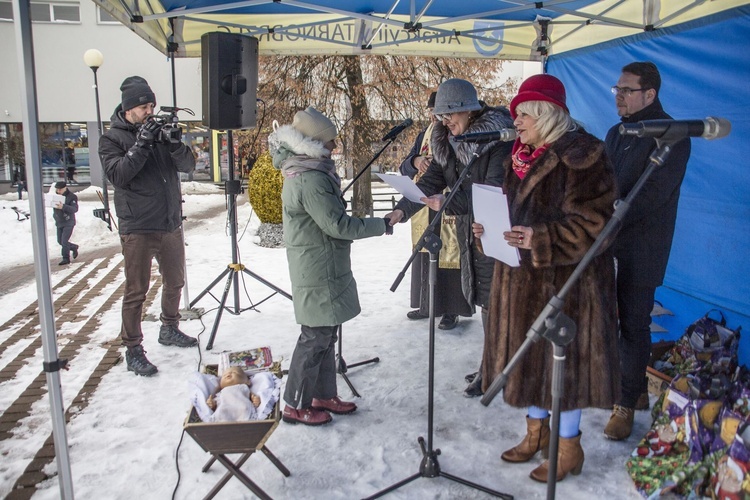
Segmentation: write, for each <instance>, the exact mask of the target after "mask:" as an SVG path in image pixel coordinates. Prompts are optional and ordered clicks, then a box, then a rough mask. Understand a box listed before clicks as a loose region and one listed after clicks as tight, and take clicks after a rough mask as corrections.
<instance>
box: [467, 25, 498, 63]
mask: <svg viewBox="0 0 750 500" xmlns="http://www.w3.org/2000/svg"><path fill="white" fill-rule="evenodd" d="M504 27H505V23H489V22H487V21H474V30H481V29H484V30H485V31H484V33H482V32H480V31H476V32H475V33H474V34H475V35H477V36H481V37H483V38H492V39H493V40H497V42H490V41H487V40H477V39H476V38H474V39H473V41H474V48H475V49H476V50H477V52H478V53H479V54H481V55H483V56H485V57H492V56H496V55H497V54H499V53H500V50H501V49H502V48H503V42H502V39H503V28H504Z"/></svg>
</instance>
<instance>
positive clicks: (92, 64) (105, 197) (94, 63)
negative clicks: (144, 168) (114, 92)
mask: <svg viewBox="0 0 750 500" xmlns="http://www.w3.org/2000/svg"><path fill="white" fill-rule="evenodd" d="M83 62H85V63H86V66H88V67H89V68H91V71H93V72H94V95H95V96H96V125H97V128H98V131H99V136H98V137H97V141H99V140H101V138H102V134H104V130H103V127H102V115H101V111H100V109H99V81H98V80H97V78H96V70H98V69H99V68H100V67H101V65H102V64H103V63H104V56H103V55H102V53H101V52H99V51H98V50H96V49H89V50H87V51H86V52H85V53H84V54H83ZM102 202H103V203H104V212H103V213H102V214H101V219H102V220H103V221H104V222H106V223H107V227H108V228H109V230H110V231H112V216H111V214H110V212H109V193H108V192H107V175H106V173H105V172H104V165H102ZM94 214H95V215H97V211H96V210H95V211H94Z"/></svg>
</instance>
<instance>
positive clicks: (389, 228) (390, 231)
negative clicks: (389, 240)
mask: <svg viewBox="0 0 750 500" xmlns="http://www.w3.org/2000/svg"><path fill="white" fill-rule="evenodd" d="M383 220H384V221H385V234H393V226H391V219H389V218H388V217H383Z"/></svg>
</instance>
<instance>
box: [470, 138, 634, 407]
mask: <svg viewBox="0 0 750 500" xmlns="http://www.w3.org/2000/svg"><path fill="white" fill-rule="evenodd" d="M504 190H505V192H506V194H507V195H508V204H509V207H510V218H511V223H512V224H513V225H522V226H529V227H532V228H533V229H534V235H533V237H532V239H531V250H521V251H520V252H521V266H520V267H516V268H511V267H509V266H507V265H505V264H503V263H501V262H498V263H497V264H496V265H495V271H494V275H493V278H492V295H491V299H490V311H489V321H488V328H487V334H486V338H485V345H484V354H483V361H482V370H483V372H482V374H483V379H484V382H483V385H484V389H485V390H486V389H487V388H488V386H489V384H490V383H491V382H492V381H493V379H494V378H495V377H496V376H497V375H498V374H499V373H500V372H501V371H502V370H503V369H504V368H505V366H506V365H507V364H508V361H509V360H510V359H511V358H512V357H513V355H514V354H515V353H516V352H517V351H518V349H519V348H520V347H521V344H522V343H523V342H524V340H526V332H527V331H528V330H529V327H530V326H531V325H532V323H533V322H534V320H535V319H536V317H537V316H538V315H539V314H540V313H541V312H542V310H543V309H544V307H545V305H546V304H547V302H548V301H549V299H550V298H551V297H553V296H554V295H555V294H557V293H558V292H559V291H560V289H561V288H562V286H563V285H564V283H565V281H566V280H567V279H568V277H569V276H570V275H571V273H572V272H573V270H574V269H575V266H576V264H577V263H578V262H579V261H580V260H581V258H582V257H583V256H584V254H585V253H586V251H587V250H588V249H589V248H590V247H591V245H592V243H593V242H594V239H595V238H596V237H597V235H598V234H599V233H600V232H601V230H602V229H603V228H604V226H605V224H606V223H607V221H608V220H609V219H610V218H611V216H612V213H613V211H614V208H613V204H614V201H615V199H616V198H617V188H616V187H615V177H614V173H613V172H612V168H611V166H610V165H609V162H608V161H607V157H606V154H605V153H604V143H602V142H601V141H600V140H598V139H596V138H595V137H593V136H592V135H590V134H588V133H586V132H584V131H576V132H569V133H567V134H565V135H564V136H563V137H562V138H560V139H558V140H557V141H556V142H555V143H553V144H552V145H551V146H550V147H549V149H548V150H547V151H546V152H545V153H543V154H542V156H540V157H539V158H538V159H537V160H536V163H534V165H533V166H532V167H531V169H530V170H529V171H528V173H527V174H526V177H525V179H523V180H521V179H520V178H519V177H518V176H517V175H516V173H515V172H514V171H513V168H512V165H511V163H510V160H508V161H506V164H505V182H504ZM614 273H615V269H614V261H613V258H612V254H611V252H610V250H606V251H604V252H603V253H600V255H598V256H597V257H596V258H594V259H593V261H592V262H591V263H590V265H589V266H588V267H587V268H586V270H585V271H584V273H583V275H582V276H581V278H580V279H579V280H578V282H577V283H576V284H575V285H574V286H573V287H572V288H571V290H570V291H569V293H568V294H567V297H566V300H565V304H564V307H563V312H564V313H565V314H566V315H567V316H569V317H570V318H571V319H572V320H573V321H574V322H575V323H576V325H577V327H578V329H577V332H578V333H577V335H576V337H575V339H574V340H573V342H572V343H571V344H569V345H568V346H567V347H565V354H566V360H565V370H564V371H565V379H564V389H563V397H562V401H561V409H562V410H563V411H567V410H572V409H577V408H586V407H599V408H607V407H611V406H612V404H613V403H614V402H615V401H616V398H617V397H618V395H619V380H620V376H619V359H618V348H617V315H616V305H617V300H616V294H615V274H614ZM552 352H553V346H552V344H551V343H550V342H549V341H547V340H546V339H541V340H539V341H538V342H536V343H534V344H533V345H532V347H531V348H530V349H529V350H528V351H527V352H526V355H525V356H524V357H523V358H522V359H521V360H520V361H519V363H518V364H517V365H516V366H515V368H514V369H513V371H512V372H511V373H510V374H509V378H508V382H507V384H506V386H505V389H504V398H505V401H506V402H507V403H508V404H510V405H511V406H515V407H527V406H530V405H534V406H538V407H540V408H546V409H551V407H552V396H551V392H550V391H551V380H552V363H553V359H552Z"/></svg>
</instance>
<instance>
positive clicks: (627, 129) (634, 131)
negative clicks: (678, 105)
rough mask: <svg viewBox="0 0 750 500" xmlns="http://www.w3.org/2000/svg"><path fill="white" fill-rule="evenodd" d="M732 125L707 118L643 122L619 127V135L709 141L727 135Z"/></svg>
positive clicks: (722, 120) (720, 119)
mask: <svg viewBox="0 0 750 500" xmlns="http://www.w3.org/2000/svg"><path fill="white" fill-rule="evenodd" d="M731 131H732V123H731V122H730V121H729V120H725V119H724V118H715V117H713V116H709V117H707V118H706V119H705V120H643V121H640V122H635V123H623V124H621V125H620V135H634V136H636V137H654V138H656V139H681V138H683V137H703V138H704V139H708V140H709V141H710V140H712V139H720V138H721V137H725V136H727V135H729V132H731Z"/></svg>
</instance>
